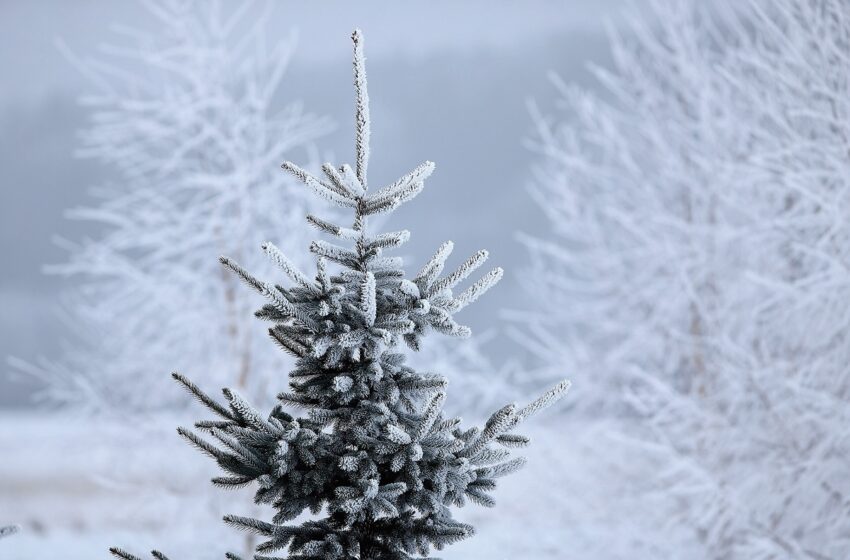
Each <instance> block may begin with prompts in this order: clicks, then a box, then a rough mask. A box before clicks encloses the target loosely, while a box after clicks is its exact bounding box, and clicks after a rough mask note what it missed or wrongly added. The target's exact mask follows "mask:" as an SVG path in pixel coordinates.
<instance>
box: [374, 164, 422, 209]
mask: <svg viewBox="0 0 850 560" xmlns="http://www.w3.org/2000/svg"><path fill="white" fill-rule="evenodd" d="M433 172H434V162H431V161H426V162H425V163H421V164H419V165H418V166H417V167H416V169H414V170H413V171H411V172H410V173H408V174H407V175H404V176H403V177H401V178H400V179H398V180H396V181H395V182H394V183H392V184H390V185H387V186H386V187H384V188H382V189H381V190H379V191H378V192H376V193H375V194H373V195H371V196H369V197H368V198H366V200H365V201H366V202H371V201H375V200H379V199H383V198H393V197H396V196H398V195H400V194H401V193H403V192H405V191H406V190H407V189H409V188H410V187H411V186H413V185H415V184H417V183H424V182H425V179H427V178H428V177H429V176H430V175H431V173H433Z"/></svg>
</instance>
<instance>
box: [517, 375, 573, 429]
mask: <svg viewBox="0 0 850 560" xmlns="http://www.w3.org/2000/svg"><path fill="white" fill-rule="evenodd" d="M569 390H570V382H569V381H568V380H566V379H565V380H563V381H561V382H560V383H558V384H557V385H555V386H554V387H552V388H551V389H549V390H548V391H546V392H545V393H544V394H543V396H541V397H540V398H539V399H537V400H535V401H534V402H532V403H530V404H528V405H527V406H526V407H525V408H523V409H522V410H520V411H519V412H518V413H517V415H516V417H515V418H514V420H513V422H512V423H511V425H510V427H511V428H513V427H514V426H516V425H517V424H519V423H520V422H522V421H523V420H525V419H526V418H528V417H529V416H531V415H533V414H537V413H538V412H540V411H541V410H544V409H546V408H548V407H550V406H552V405H553V404H555V403H556V402H558V401H559V400H561V399H562V398H563V397H564V396H565V395H566V394H567V391H569Z"/></svg>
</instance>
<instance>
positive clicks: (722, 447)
mask: <svg viewBox="0 0 850 560" xmlns="http://www.w3.org/2000/svg"><path fill="white" fill-rule="evenodd" d="M654 6H655V9H653V10H647V11H645V12H644V13H642V14H637V15H636V16H635V17H634V18H631V19H630V20H629V21H630V24H629V28H628V29H626V30H625V31H624V32H623V34H622V35H619V36H616V37H614V39H613V45H612V46H613V54H614V68H613V70H612V71H611V72H601V73H600V77H601V80H602V83H603V84H604V85H605V86H607V88H608V93H609V95H606V96H599V95H596V94H589V93H586V92H583V91H580V90H578V89H576V88H568V87H565V88H564V89H563V93H564V97H563V102H564V108H565V109H566V114H565V115H564V116H563V117H562V118H561V119H560V120H559V122H558V123H556V124H553V123H551V122H546V121H543V120H541V121H540V125H541V126H540V136H539V140H540V141H539V142H538V143H537V146H536V147H537V148H538V149H539V150H540V152H541V162H540V165H539V167H538V169H537V177H536V179H537V180H536V184H535V194H536V195H537V196H538V197H539V199H540V201H541V203H542V204H541V206H542V207H543V208H544V210H545V212H546V213H547V214H548V215H549V217H550V218H551V223H552V230H553V235H552V236H551V237H549V238H548V239H533V238H526V239H527V240H528V244H529V247H530V249H531V253H532V255H533V259H534V267H533V274H528V275H527V277H528V278H530V280H531V281H532V282H538V284H532V288H533V289H534V290H536V291H537V293H539V294H541V296H542V297H543V298H545V299H544V304H545V306H546V307H545V309H546V313H545V314H540V315H539V316H537V317H532V318H530V319H529V328H528V329H527V330H525V331H523V333H524V334H525V335H526V341H527V342H528V343H529V344H530V345H533V348H534V349H535V351H536V353H537V355H539V356H541V357H542V358H543V361H546V362H548V363H549V364H552V365H554V364H557V366H558V367H562V366H563V364H565V363H566V364H568V365H569V364H573V365H576V364H578V365H581V364H583V363H586V361H587V360H588V359H590V357H591V356H592V357H593V358H592V359H593V360H594V363H596V364H598V366H599V367H598V368H596V369H594V373H595V374H598V375H599V376H601V377H602V386H603V390H601V391H600V392H599V393H600V394H601V395H614V394H618V395H619V398H620V399H622V398H623V395H624V393H625V396H626V398H627V402H628V403H629V404H633V405H636V408H635V410H636V411H637V412H638V413H640V414H642V415H644V419H645V420H646V422H645V423H642V426H643V427H645V428H646V430H643V431H641V433H639V434H637V435H638V438H637V439H636V440H634V441H635V442H636V443H637V444H636V445H635V447H633V448H632V449H638V448H639V447H638V445H639V444H640V442H642V443H643V444H644V446H643V449H644V451H645V452H646V453H645V455H644V456H641V457H639V456H633V458H632V459H633V460H632V461H631V462H630V465H629V466H630V467H631V466H633V465H636V464H639V463H641V462H642V461H643V459H649V460H651V461H656V463H657V464H658V465H663V468H659V469H657V470H656V471H654V472H653V473H652V477H651V478H648V479H647V478H645V477H644V478H641V477H638V476H636V475H635V474H634V471H631V472H629V471H626V472H625V474H622V473H623V471H622V465H619V466H618V467H617V468H619V469H620V471H619V472H620V473H621V474H620V476H623V478H625V479H628V480H629V481H633V480H643V481H645V483H646V486H647V487H648V488H647V489H648V490H649V492H648V493H647V494H643V495H640V496H632V497H633V498H634V499H635V500H636V501H640V502H641V504H642V505H643V507H642V508H641V510H640V511H641V512H642V514H643V512H647V511H653V512H657V513H658V518H657V519H658V523H656V524H655V526H656V527H658V528H660V530H658V529H656V530H652V529H650V530H646V531H643V532H642V533H640V536H641V537H642V538H643V539H644V540H646V541H649V542H652V543H653V545H654V546H656V547H657V549H658V550H659V552H658V553H657V554H655V555H654V556H658V557H662V556H673V557H676V556H681V552H680V550H670V548H669V543H670V538H669V535H670V528H671V526H675V527H679V528H684V529H685V530H687V531H689V533H690V538H689V544H690V545H692V547H693V548H694V549H695V550H696V551H695V552H694V553H693V554H691V555H692V556H697V557H702V558H718V559H720V558H733V557H734V558H738V557H740V558H755V559H768V558H770V559H779V558H847V557H848V556H850V538H848V535H850V510H848V508H847V503H848V496H850V480H848V478H847V476H846V472H847V468H846V467H847V461H846V457H847V456H848V455H850V439H848V438H847V436H846V434H847V430H846V427H847V425H848V422H850V413H848V411H850V368H848V364H850V345H848V344H847V334H848V332H850V314H848V313H847V312H846V309H847V305H846V302H847V300H848V296H850V275H848V273H847V270H848V263H850V257H848V255H850V229H848V222H847V220H846V219H845V218H844V216H847V215H848V212H850V198H848V196H847V192H848V177H850V159H848V155H847V154H848V145H850V144H848V139H850V103H848V97H847V83H848V81H850V43H848V41H847V37H848V34H850V18H848V15H847V6H846V4H845V3H843V2H833V1H829V0H816V1H811V2H809V1H800V0H777V1H775V2H769V3H768V2H760V1H748V2H734V3H733V2H713V3H705V2H697V1H688V2H680V1H673V0H670V1H659V2H655V3H654ZM552 309H558V310H560V312H559V313H557V314H556V313H552ZM553 333H558V334H557V335H553ZM549 367H552V366H549ZM540 371H541V372H542V374H543V376H544V377H545V376H547V375H551V373H548V374H547V369H546V368H545V367H542V368H541V370H540ZM612 386H613V387H614V388H618V389H619V391H618V392H617V393H615V392H614V391H612V390H611V389H612ZM600 399H603V400H610V397H607V396H603V397H600ZM585 400H590V401H592V400H596V399H591V398H588V399H582V402H584V401H585ZM621 402H622V401H621ZM632 424H633V425H636V424H637V423H635V422H632ZM604 453H610V450H609V449H605V450H604ZM615 475H616V471H612V476H611V478H612V479H613V478H614V477H615ZM629 486H632V487H633V486H634V485H633V484H631V483H630V484H629ZM650 499H652V500H654V502H653V503H654V504H656V506H654V507H651V508H647V507H646V506H645V504H646V503H649V500H650ZM609 511H612V512H618V511H619V512H625V511H629V508H616V507H613V508H610V510H609ZM632 511H633V510H632ZM634 534H638V532H634ZM618 537H620V535H614V536H613V537H612V538H618ZM665 547H668V548H666V549H665Z"/></svg>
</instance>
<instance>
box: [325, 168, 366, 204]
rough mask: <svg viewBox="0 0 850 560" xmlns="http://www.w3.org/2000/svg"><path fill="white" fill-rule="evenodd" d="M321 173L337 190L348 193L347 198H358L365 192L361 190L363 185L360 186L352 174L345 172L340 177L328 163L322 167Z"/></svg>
mask: <svg viewBox="0 0 850 560" xmlns="http://www.w3.org/2000/svg"><path fill="white" fill-rule="evenodd" d="M349 169H350V168H349ZM322 171H324V172H325V175H327V176H328V179H330V180H331V182H332V183H333V184H334V185H336V186H337V188H339V189H341V190H342V191H344V192H346V193H348V195H349V196H351V197H353V198H360V197H361V196H363V195H364V194H366V190H365V189H364V188H363V185H361V184H360V181H359V180H358V179H357V177H356V176H355V175H354V174H353V173H352V174H346V173H345V171H343V174H342V175H340V172H339V171H338V170H337V169H336V168H335V167H334V166H333V165H331V164H330V163H326V164H324V165H322Z"/></svg>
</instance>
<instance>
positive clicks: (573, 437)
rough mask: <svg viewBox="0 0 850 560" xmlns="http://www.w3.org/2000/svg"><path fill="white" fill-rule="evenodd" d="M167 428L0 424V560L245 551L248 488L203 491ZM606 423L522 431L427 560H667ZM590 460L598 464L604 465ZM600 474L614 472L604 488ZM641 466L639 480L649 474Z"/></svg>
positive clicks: (555, 424)
mask: <svg viewBox="0 0 850 560" xmlns="http://www.w3.org/2000/svg"><path fill="white" fill-rule="evenodd" d="M177 423H178V421H177V420H173V419H167V420H165V419H160V420H159V421H158V422H157V427H156V428H152V429H147V430H144V431H142V432H139V433H137V434H135V435H129V434H128V432H127V431H126V430H120V429H118V428H114V427H106V428H104V425H106V423H101V424H103V425H98V423H95V422H93V421H92V420H81V419H70V418H67V417H64V416H60V415H55V416H45V417H37V416H35V415H14V416H12V415H9V414H7V415H5V416H0V427H2V429H0V449H2V450H3V460H2V462H0V524H2V523H7V522H16V523H19V524H21V525H22V526H23V531H22V532H21V534H19V535H16V536H14V537H11V538H9V539H6V540H4V542H3V543H2V553H1V554H0V558H3V559H7V558H8V559H10V560H36V559H38V560H43V559H44V558H60V557H61V558H62V559H63V560H84V559H85V560H93V559H97V558H107V557H108V553H107V550H106V549H107V548H108V547H109V546H114V545H118V546H122V547H124V548H127V549H131V550H134V551H137V552H139V553H141V552H144V551H147V550H150V549H151V548H152V547H157V548H160V549H162V550H163V551H164V552H166V553H169V554H170V555H171V556H172V558H174V559H175V560H180V559H183V560H212V559H217V560H220V559H221V558H223V553H224V552H225V551H227V550H231V551H234V552H239V551H244V549H245V547H246V536H245V535H244V534H239V533H237V532H235V531H233V530H232V529H230V528H227V527H225V526H223V525H222V524H221V522H220V521H219V520H220V519H221V516H222V515H223V514H224V513H242V514H245V513H251V508H252V507H253V506H252V505H251V498H250V492H249V491H239V492H232V493H231V492H223V491H220V490H216V489H214V488H212V486H211V485H210V484H209V482H208V480H209V478H210V477H211V476H213V473H214V471H215V467H214V465H212V463H211V462H210V461H209V460H207V459H206V458H205V457H202V456H201V455H200V454H199V453H197V452H196V451H194V450H192V449H191V448H189V447H188V446H187V445H186V444H184V443H183V442H182V441H181V440H180V439H179V438H178V436H177V434H176V433H175V431H174V426H175V425H176V424H177ZM185 423H187V422H184V424H185ZM606 426H608V425H607V424H606V423H603V422H589V421H581V422H578V421H575V420H570V419H569V417H566V418H565V417H557V416H554V415H553V416H550V417H547V418H544V417H541V418H539V419H537V421H536V422H534V423H533V425H529V428H530V430H527V431H526V433H528V434H529V435H531V436H532V437H533V442H532V447H530V448H529V449H527V450H526V452H525V455H526V456H527V457H528V458H529V462H528V465H527V466H526V467H525V469H524V470H522V471H520V472H519V473H517V474H514V475H513V476H510V477H508V478H505V479H503V480H502V485H501V487H500V488H499V489H498V491H497V494H496V497H497V500H498V504H497V505H496V507H495V508H492V509H485V508H481V507H478V506H475V505H468V506H467V507H466V508H463V509H461V510H459V512H458V517H459V518H461V519H462V520H464V521H467V522H471V523H472V524H474V525H475V526H476V528H477V531H478V532H477V535H476V536H475V537H473V538H471V539H468V540H467V541H464V542H462V543H459V544H456V545H454V546H452V547H449V548H447V549H446V550H444V551H442V552H440V553H439V556H440V557H442V558H444V559H446V560H451V559H458V560H460V559H465V560H476V559H479V558H480V559H484V558H487V559H488V560H500V559H511V560H515V559H517V558H523V559H549V558H551V559H567V558H581V559H582V560H586V559H601V560H614V559H626V558H628V559H629V560H635V559H640V558H664V557H667V555H666V554H665V552H664V551H657V550H655V551H650V550H642V549H641V548H640V543H639V542H638V538H639V537H640V534H641V532H642V531H652V530H659V528H658V527H653V526H652V523H653V522H652V520H651V515H650V514H651V504H648V503H646V504H639V503H634V501H632V502H630V503H626V499H625V498H624V497H623V496H625V495H634V493H635V490H637V489H638V488H637V487H638V486H639V485H640V484H641V481H640V480H639V479H638V478H637V477H636V473H637V472H639V469H638V465H636V464H635V461H634V458H633V457H630V456H631V455H632V453H630V449H629V445H630V444H629V443H628V442H625V441H622V440H617V439H615V438H613V437H612V436H611V435H610V434H611V433H612V432H611V430H610V429H608V428H607V427H606ZM642 456H645V454H644V455H642ZM603 461H606V462H609V463H610V464H608V465H607V466H605V468H603ZM644 461H645V460H644ZM612 465H614V466H616V465H620V466H621V469H620V472H622V476H619V477H618V478H617V479H616V480H611V479H610V476H611V475H610V473H612V472H618V471H617V469H616V468H615V469H613V470H612V469H611V466H612ZM640 468H643V469H645V471H646V473H647V476H649V475H650V474H651V471H652V468H653V467H652V465H650V464H648V463H647V464H645V465H643V466H641V467H640ZM602 473H609V474H608V475H607V476H608V478H609V479H605V476H604V475H603V474H602ZM628 485H634V486H635V487H634V488H630V489H629V490H631V491H630V492H624V489H625V487H626V486H628ZM670 542H671V544H673V543H675V539H674V538H673V535H672V534H671V538H670Z"/></svg>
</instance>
